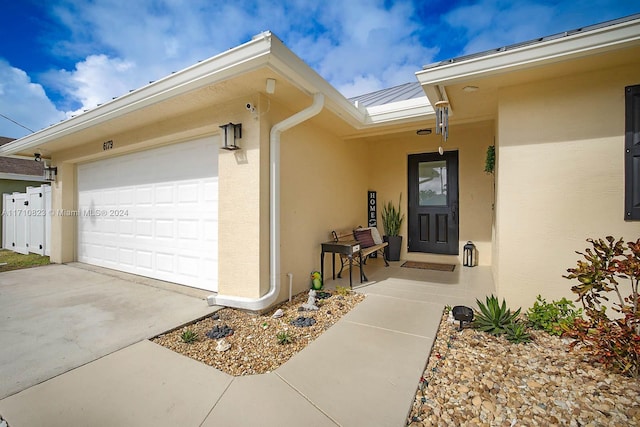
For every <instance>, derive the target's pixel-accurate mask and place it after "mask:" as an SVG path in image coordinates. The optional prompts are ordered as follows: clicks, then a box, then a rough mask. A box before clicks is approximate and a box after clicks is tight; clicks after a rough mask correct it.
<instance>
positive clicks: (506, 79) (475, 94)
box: [426, 43, 640, 123]
mask: <svg viewBox="0 0 640 427" xmlns="http://www.w3.org/2000/svg"><path fill="white" fill-rule="evenodd" d="M632 64H638V65H640V43H639V44H637V45H635V46H633V45H632V46H628V47H627V48H625V49H622V50H617V51H606V52H602V53H599V54H595V55H591V56H588V57H582V58H577V59H576V58H572V59H567V60H565V61H560V62H555V63H551V64H542V65H538V66H532V67H531V68H527V69H519V70H513V71H510V72H505V73H504V74H492V75H489V76H474V77H468V78H458V79H455V80H454V81H453V82H446V83H444V84H443V85H442V87H444V89H445V91H446V94H447V97H448V99H449V102H450V103H451V110H452V116H451V122H452V123H456V122H465V121H470V120H484V119H489V118H492V117H493V118H495V114H496V112H497V105H498V89H500V88H503V87H509V86H517V85H523V84H529V83H535V82H537V81H543V80H548V79H555V78H562V77H566V76H571V75H575V74H576V73H581V74H582V73H586V72H592V71H598V70H607V69H611V70H612V71H613V70H614V69H615V68H617V67H621V66H625V65H626V66H628V65H632ZM470 86H473V87H477V88H478V89H477V90H475V91H471V92H469V91H468V89H465V88H468V87H470ZM426 90H427V92H429V89H428V88H427V89H426Z"/></svg>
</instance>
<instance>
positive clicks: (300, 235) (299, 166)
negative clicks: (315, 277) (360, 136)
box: [279, 122, 368, 300]
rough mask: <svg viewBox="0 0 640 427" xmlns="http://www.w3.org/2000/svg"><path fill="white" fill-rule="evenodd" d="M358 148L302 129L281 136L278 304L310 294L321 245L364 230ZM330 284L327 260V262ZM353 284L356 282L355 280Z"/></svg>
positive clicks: (362, 148)
mask: <svg viewBox="0 0 640 427" xmlns="http://www.w3.org/2000/svg"><path fill="white" fill-rule="evenodd" d="M366 153H367V147H366V145H365V144H364V143H362V142H353V141H352V142H346V141H343V140H341V139H340V138H338V137H336V136H334V135H332V134H331V133H330V132H327V131H326V130H323V129H321V128H319V127H317V126H315V125H314V124H313V123H312V122H307V123H303V124H301V125H299V126H297V127H295V128H292V129H291V130H289V131H287V132H285V133H284V134H283V135H282V144H281V162H282V163H281V164H282V169H281V176H280V179H281V215H280V218H281V259H282V261H281V283H282V285H283V286H282V290H281V292H280V298H279V300H283V299H285V298H287V297H288V292H289V289H288V277H287V273H293V294H296V293H298V292H301V291H303V290H305V289H308V288H309V285H310V278H309V276H310V273H311V272H312V271H314V270H318V271H319V270H320V252H321V250H320V244H321V243H322V242H326V241H327V240H329V238H330V234H329V233H330V231H331V230H334V229H349V228H353V227H355V226H357V225H366V220H367V211H366V209H367V175H368V174H367V166H366V162H361V161H359V160H358V159H360V158H366V157H367V155H366ZM325 258H326V259H325V278H327V279H330V278H331V276H330V275H331V256H330V255H326V256H325ZM354 281H357V278H355V277H354Z"/></svg>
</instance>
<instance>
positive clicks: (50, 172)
mask: <svg viewBox="0 0 640 427" xmlns="http://www.w3.org/2000/svg"><path fill="white" fill-rule="evenodd" d="M43 170H44V179H45V180H47V181H55V180H56V177H57V176H58V168H57V167H55V166H49V165H47V164H46V163H45V164H44V169H43Z"/></svg>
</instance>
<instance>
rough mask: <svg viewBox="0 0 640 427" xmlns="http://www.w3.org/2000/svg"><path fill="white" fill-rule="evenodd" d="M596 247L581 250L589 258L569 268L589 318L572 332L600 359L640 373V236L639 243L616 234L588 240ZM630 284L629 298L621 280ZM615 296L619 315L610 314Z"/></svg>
mask: <svg viewBox="0 0 640 427" xmlns="http://www.w3.org/2000/svg"><path fill="white" fill-rule="evenodd" d="M587 241H588V242H589V243H591V246H592V248H587V249H586V250H585V252H584V253H583V252H577V253H578V254H580V255H582V256H583V257H584V260H578V265H577V267H576V268H569V269H567V271H568V272H569V274H568V275H566V276H564V277H565V278H567V279H571V280H573V279H577V281H578V284H576V285H574V286H573V287H572V288H571V291H572V292H574V293H575V294H577V295H578V301H580V302H582V306H583V308H584V312H585V314H586V316H587V318H588V319H586V320H583V319H576V320H575V322H574V325H573V326H572V328H570V330H569V331H568V332H567V334H568V335H569V336H571V337H573V338H575V339H576V341H575V342H573V343H572V344H571V346H572V347H573V346H575V345H578V344H580V345H582V346H583V347H585V348H586V349H587V350H588V351H589V353H590V354H591V355H593V358H594V360H595V361H596V362H599V363H602V364H603V365H605V367H607V368H610V369H612V370H615V371H617V372H620V373H621V374H623V375H628V376H630V377H633V378H639V377H640V294H639V293H638V285H639V283H640V238H639V239H637V240H636V241H635V242H627V243H626V244H625V243H624V241H623V240H622V239H620V240H618V241H616V240H615V239H614V238H613V237H612V236H607V237H606V240H602V239H598V240H594V239H587ZM620 279H624V282H626V283H628V284H630V285H631V286H630V287H631V289H630V290H631V294H630V295H629V296H628V297H623V296H622V295H623V292H624V288H623V287H622V284H621V283H620V282H619V280H620ZM607 295H613V299H614V301H615V302H614V303H613V305H612V307H611V308H612V309H613V311H615V312H617V313H618V314H617V315H616V318H615V319H611V318H609V317H608V314H607V313H606V310H607V308H608V307H607V306H605V305H604V303H605V302H607V301H609V297H608V296H607Z"/></svg>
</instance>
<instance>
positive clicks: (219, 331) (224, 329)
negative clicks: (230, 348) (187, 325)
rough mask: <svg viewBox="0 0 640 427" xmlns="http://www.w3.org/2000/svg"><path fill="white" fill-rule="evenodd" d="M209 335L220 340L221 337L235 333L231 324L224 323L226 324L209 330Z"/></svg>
mask: <svg viewBox="0 0 640 427" xmlns="http://www.w3.org/2000/svg"><path fill="white" fill-rule="evenodd" d="M206 335H207V337H209V338H211V339H212V340H219V339H220V338H224V337H228V336H230V335H233V329H231V328H230V327H229V326H227V325H224V326H217V325H216V326H214V327H213V329H211V330H210V331H209V332H207V334H206Z"/></svg>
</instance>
